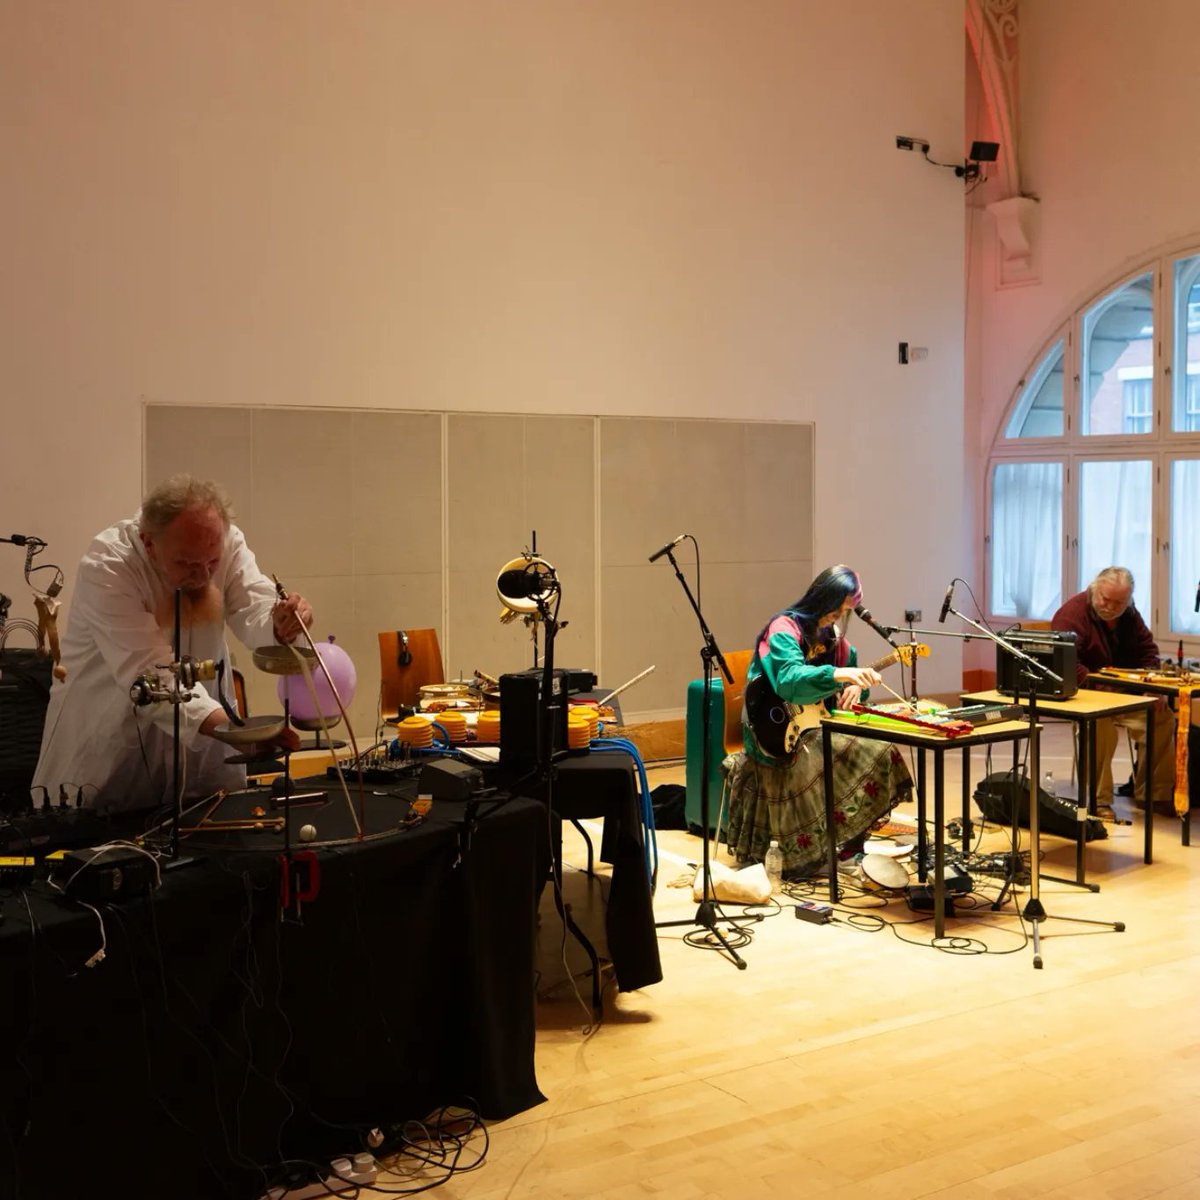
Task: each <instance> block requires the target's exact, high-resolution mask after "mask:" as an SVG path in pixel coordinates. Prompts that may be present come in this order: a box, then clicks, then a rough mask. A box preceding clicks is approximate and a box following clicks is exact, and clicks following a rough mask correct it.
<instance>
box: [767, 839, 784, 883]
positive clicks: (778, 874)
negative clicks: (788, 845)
mask: <svg viewBox="0 0 1200 1200" xmlns="http://www.w3.org/2000/svg"><path fill="white" fill-rule="evenodd" d="M763 866H764V867H766V869H767V882H768V883H770V885H771V894H772V895H773V896H777V895H778V894H779V892H780V890H781V889H782V887H783V851H782V850H780V848H779V843H778V842H777V841H775V840H774V839H772V840H771V844H770V846H768V847H767V853H766V854H765V855H764V856H763Z"/></svg>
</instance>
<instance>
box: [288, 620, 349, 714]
mask: <svg viewBox="0 0 1200 1200" xmlns="http://www.w3.org/2000/svg"><path fill="white" fill-rule="evenodd" d="M313 644H314V646H315V647H316V650H317V654H318V655H320V658H321V661H322V662H323V663H324V664H325V670H326V671H328V672H329V675H330V678H331V679H332V680H333V684H334V687H336V688H337V694H338V695H339V696H340V697H341V699H342V704H343V705H344V706H345V707H346V708H349V707H350V702H351V701H352V700H353V699H354V689H355V688H356V687H357V685H358V674H357V672H356V671H355V670H354V663H353V662H351V660H350V655H348V654H347V653H346V652H345V650H343V649H342V648H341V646H338V645H335V644H334V640H333V637H332V636H331V637H330V639H329V641H327V642H314V643H313ZM312 679H313V687H314V689H315V690H316V693H317V699H318V700H319V701H320V702H321V712H320V715H321V716H323V717H324V718H325V719H326V720H332V719H334V718H340V717H341V715H342V714H341V712H340V711H339V710H338V706H337V701H336V700H335V699H334V698H333V693H332V692H331V691H330V690H329V680H328V679H326V678H325V671H322V670H321V668H320V667H319V666H317V665H316V664H314V665H313V669H312ZM278 692H279V699H280V701H281V702H283V701H285V700H286V701H287V702H288V704H289V705H290V709H289V711H290V712H291V715H292V716H293V717H299V718H300V720H302V721H315V720H316V719H317V716H318V713H317V708H316V705H314V704H313V697H312V692H310V691H309V690H308V683H307V682H306V681H305V678H304V676H303V675H280V677H279V687H278Z"/></svg>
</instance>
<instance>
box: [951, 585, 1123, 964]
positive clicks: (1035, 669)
mask: <svg viewBox="0 0 1200 1200" xmlns="http://www.w3.org/2000/svg"><path fill="white" fill-rule="evenodd" d="M946 608H947V611H949V612H952V613H953V614H954V615H955V616H956V617H958V619H959V620H960V621H965V622H966V623H967V624H968V625H970V626H971V627H972V628H973V629H977V630H979V632H980V633H982V634H984V635H985V636H986V637H988V638H990V639H991V640H992V641H993V642H995V643H996V645H997V646H1001V647H1003V649H1004V650H1006V651H1007V652H1008V653H1009V654H1011V655H1013V657H1014V658H1016V659H1018V660H1019V661H1020V664H1021V666H1020V672H1019V678H1020V683H1018V684H1017V687H1016V695H1015V697H1014V699H1015V700H1016V701H1017V703H1018V704H1020V703H1021V700H1022V693H1023V690H1024V688H1025V687H1026V686H1027V687H1028V701H1027V708H1026V713H1027V719H1028V722H1029V778H1028V784H1029V899H1028V900H1026V902H1025V908H1024V909H1023V910H1022V913H1021V915H1022V916H1023V917H1024V918H1025V920H1027V921H1028V922H1029V925H1030V928H1031V929H1032V930H1033V965H1034V967H1035V968H1036V969H1037V970H1039V971H1040V970H1041V968H1042V951H1041V923H1042V922H1043V921H1045V920H1048V919H1049V916H1048V914H1047V912H1046V910H1045V908H1044V907H1043V905H1042V901H1041V897H1040V895H1039V890H1040V870H1039V862H1038V859H1039V856H1040V854H1041V829H1040V823H1039V812H1038V807H1039V802H1038V780H1039V779H1040V778H1041V741H1040V734H1041V726H1040V725H1039V724H1038V711H1037V699H1038V687H1039V684H1040V683H1041V682H1044V681H1047V680H1048V681H1050V682H1051V683H1055V684H1058V685H1060V686H1061V684H1062V682H1063V679H1062V676H1061V675H1057V674H1055V672H1054V671H1052V670H1051V669H1050V668H1049V667H1048V666H1046V664H1045V663H1042V662H1039V661H1038V660H1037V659H1036V658H1033V657H1032V656H1031V655H1028V654H1026V653H1025V651H1023V650H1021V649H1020V648H1019V647H1017V646H1015V645H1014V644H1013V643H1012V642H1010V641H1007V640H1006V639H1005V638H1002V637H1000V636H999V634H995V633H993V632H992V631H991V630H990V629H988V628H987V627H986V626H984V625H980V624H977V623H976V622H975V621H972V620H971V618H970V617H967V616H964V615H963V614H962V613H960V612H959V611H958V610H957V609H955V608H951V607H950V605H949V603H947V606H946ZM1019 825H1020V811H1019V805H1018V804H1017V780H1016V779H1015V778H1014V779H1013V786H1012V839H1013V840H1012V848H1013V853H1012V857H1011V859H1010V861H1009V870H1008V874H1007V876H1006V877H1005V881H1004V886H1003V887H1002V888H1001V889H1000V895H999V896H998V897H997V898H996V901H995V903H994V904H993V905H992V909H993V910H997V909H999V907H1000V905H1001V904H1002V903H1003V901H1004V895H1005V892H1007V891H1008V890H1009V889H1010V888H1011V887H1013V886H1014V884H1015V883H1016V873H1017V865H1018V860H1017V853H1016V849H1017V837H1018V834H1017V830H1018V827H1019ZM1064 882H1067V883H1070V882H1071V881H1070V880H1065V881H1064ZM1093 890H1094V889H1093ZM1054 919H1055V920H1057V921H1069V922H1071V923H1072V924H1076V925H1100V926H1103V927H1104V928H1106V929H1111V930H1112V931H1113V932H1114V933H1122V932H1124V930H1125V923H1124V922H1123V921H1096V920H1090V919H1088V918H1085V917H1055V918H1054Z"/></svg>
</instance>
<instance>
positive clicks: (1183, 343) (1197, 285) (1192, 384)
mask: <svg viewBox="0 0 1200 1200" xmlns="http://www.w3.org/2000/svg"><path fill="white" fill-rule="evenodd" d="M1174 385H1175V386H1174V394H1173V395H1172V397H1171V414H1172V415H1171V427H1172V428H1173V429H1175V430H1177V431H1178V432H1180V433H1197V432H1200V258H1183V259H1180V260H1179V261H1178V262H1177V263H1176V264H1175V379H1174Z"/></svg>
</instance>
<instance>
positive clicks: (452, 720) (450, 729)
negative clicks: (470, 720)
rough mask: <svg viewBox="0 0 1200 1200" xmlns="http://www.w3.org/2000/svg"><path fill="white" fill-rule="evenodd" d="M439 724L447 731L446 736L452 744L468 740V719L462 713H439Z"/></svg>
mask: <svg viewBox="0 0 1200 1200" xmlns="http://www.w3.org/2000/svg"><path fill="white" fill-rule="evenodd" d="M437 723H438V724H439V725H440V726H441V727H442V728H443V729H444V730H445V731H446V736H447V737H448V738H449V739H450V741H451V743H452V744H457V743H458V742H465V741H466V740H467V718H466V717H464V716H463V715H462V713H460V712H444V713H438V719H437Z"/></svg>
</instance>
